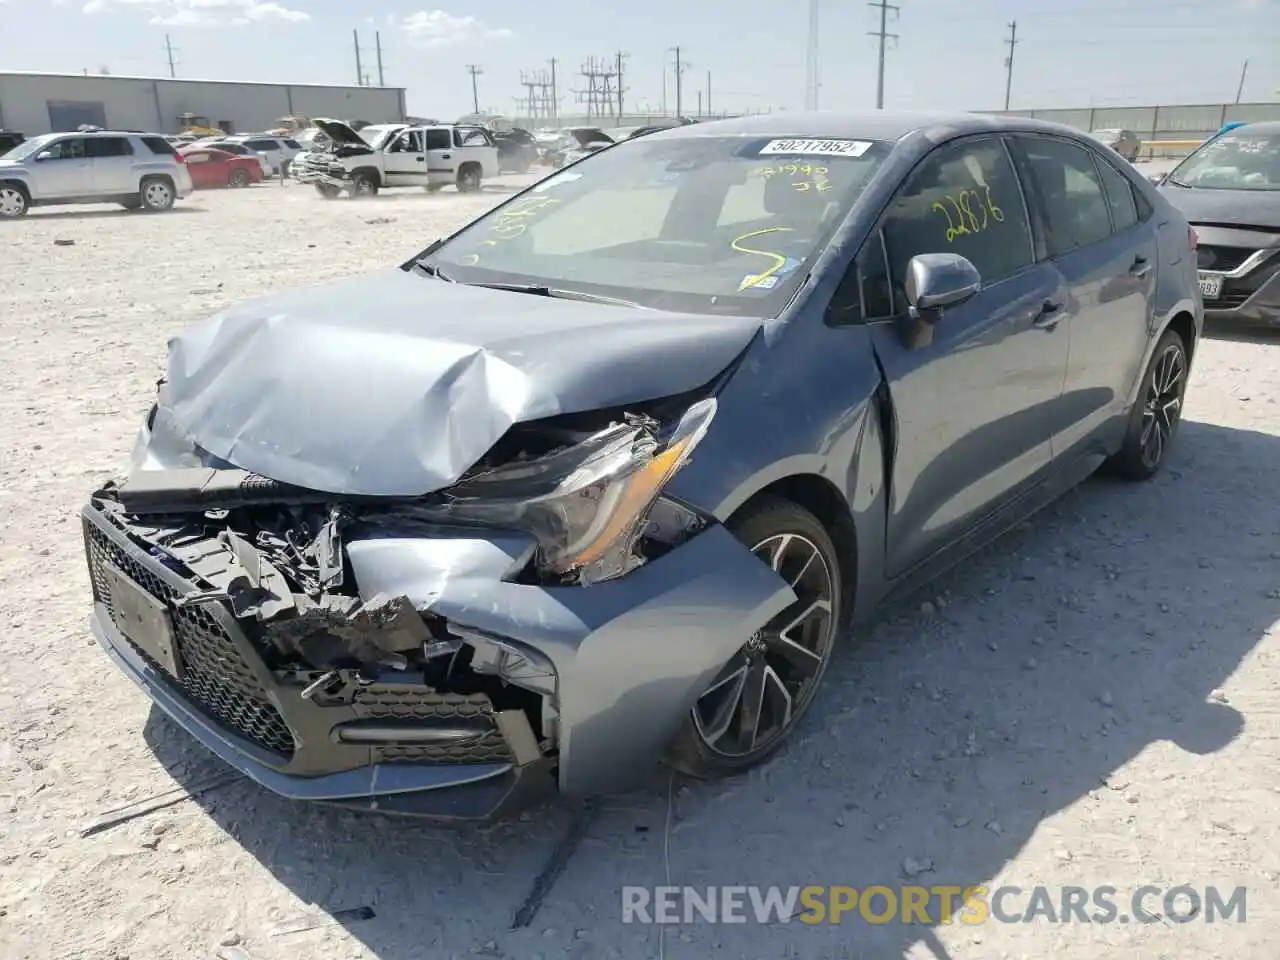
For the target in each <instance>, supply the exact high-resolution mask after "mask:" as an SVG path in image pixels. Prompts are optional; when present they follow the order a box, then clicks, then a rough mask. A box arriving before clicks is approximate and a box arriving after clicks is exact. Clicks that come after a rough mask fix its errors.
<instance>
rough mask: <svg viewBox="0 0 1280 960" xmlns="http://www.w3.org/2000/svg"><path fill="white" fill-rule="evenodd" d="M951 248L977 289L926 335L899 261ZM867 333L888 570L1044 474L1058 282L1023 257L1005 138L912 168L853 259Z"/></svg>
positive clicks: (1053, 388) (1058, 361)
mask: <svg viewBox="0 0 1280 960" xmlns="http://www.w3.org/2000/svg"><path fill="white" fill-rule="evenodd" d="M948 252H949V253H957V254H960V255H961V256H964V257H966V258H967V259H968V260H970V261H971V262H972V263H973V265H974V266H975V267H976V268H977V270H978V272H979V274H980V275H981V277H982V288H981V289H980V290H979V292H978V293H976V294H975V295H974V296H972V297H971V298H970V299H969V300H967V301H965V302H963V303H960V304H958V305H956V306H953V307H949V308H947V309H946V310H945V311H944V312H943V314H942V316H941V318H940V320H939V321H938V323H937V324H936V326H934V327H932V328H929V329H931V330H932V337H931V340H930V339H928V338H920V337H915V336H912V335H911V334H912V333H913V332H915V331H917V330H918V329H919V328H918V327H917V326H916V325H915V322H914V321H912V320H911V318H910V317H909V315H908V312H907V306H908V305H907V302H906V297H905V292H904V278H905V275H906V270H907V264H908V262H909V261H910V260H911V258H912V257H913V256H915V255H917V254H923V253H948ZM859 269H860V271H861V273H862V289H863V299H864V304H865V307H866V316H867V319H868V321H869V322H870V323H871V332H872V342H873V343H874V345H875V349H876V353H877V356H878V357H879V360H880V365H881V368H882V369H883V371H884V375H885V379H886V381H887V382H888V386H889V391H890V394H891V397H892V401H893V409H894V412H895V414H896V423H895V424H894V425H893V434H894V438H895V451H894V457H893V468H892V475H891V478H890V491H889V498H890V503H889V510H890V515H889V520H888V543H887V544H886V557H887V561H888V567H889V570H888V572H889V576H891V577H896V576H898V575H901V574H904V573H908V572H910V571H911V570H912V569H913V568H914V567H916V566H917V565H919V564H921V563H923V562H925V561H927V560H928V559H929V558H930V557H932V556H933V555H934V554H936V553H937V552H938V551H940V550H942V549H943V548H945V547H947V546H948V545H950V544H951V543H954V542H955V541H956V540H958V539H959V538H961V537H962V536H964V535H965V534H966V533H968V532H970V531H971V530H972V529H973V528H974V527H976V526H977V525H978V524H979V523H980V522H981V521H982V520H984V519H985V518H987V517H988V516H990V515H991V514H992V513H993V512H994V511H995V510H996V509H997V508H999V507H1000V506H1001V505H1002V504H1004V503H1006V502H1008V501H1009V499H1010V498H1012V497H1013V496H1015V495H1016V494H1018V493H1019V492H1021V491H1023V490H1025V489H1026V488H1028V487H1029V486H1031V484H1032V483H1033V482H1034V481H1035V480H1037V479H1038V478H1039V477H1040V476H1041V475H1042V474H1043V473H1044V472H1045V471H1047V469H1048V467H1049V464H1050V460H1051V447H1050V440H1051V438H1052V436H1053V433H1054V427H1055V424H1056V423H1057V419H1058V418H1059V416H1060V413H1059V411H1058V410H1057V405H1058V402H1059V400H1060V398H1061V395H1062V380H1063V376H1064V374H1065V372H1066V364H1067V332H1066V330H1065V329H1064V328H1062V327H1061V325H1060V322H1059V316H1058V312H1059V311H1060V310H1061V307H1062V300H1063V298H1064V291H1063V289H1062V284H1061V278H1060V277H1059V275H1058V273H1057V271H1056V270H1055V269H1054V268H1053V267H1052V266H1051V265H1049V264H1045V263H1036V257H1035V253H1034V247H1033V243H1032V235H1031V227H1030V223H1029V220H1028V215H1027V212H1026V205H1025V202H1024V198H1023V192H1022V188H1021V185H1020V182H1019V180H1018V177H1017V174H1016V173H1015V170H1014V167H1013V163H1012V160H1011V158H1010V155H1009V152H1008V150H1007V148H1006V145H1005V143H1004V141H1003V140H1002V139H1001V138H999V137H994V136H987V137H974V138H965V139H962V140H958V141H952V142H951V143H948V144H944V145H943V146H942V147H939V148H938V149H937V150H935V151H934V152H933V153H932V154H930V155H929V156H928V157H927V158H926V159H925V160H924V161H923V162H922V163H921V164H920V165H919V166H917V167H916V169H915V170H914V171H912V173H911V175H910V176H909V177H908V179H907V181H906V183H905V184H904V185H903V188H902V190H901V192H900V193H899V195H898V197H897V198H896V199H895V200H894V202H893V203H892V204H891V205H890V207H889V209H888V210H887V211H886V213H885V216H884V220H883V224H882V226H881V229H880V230H879V231H878V233H877V234H873V235H872V237H871V238H870V240H869V241H868V243H867V244H866V245H865V247H864V250H863V252H862V254H861V255H860V257H859Z"/></svg>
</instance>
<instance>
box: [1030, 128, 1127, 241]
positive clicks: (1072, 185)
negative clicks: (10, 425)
mask: <svg viewBox="0 0 1280 960" xmlns="http://www.w3.org/2000/svg"><path fill="white" fill-rule="evenodd" d="M1022 143H1023V146H1024V149H1025V150H1026V155H1027V163H1028V166H1029V167H1030V171H1031V180H1032V183H1033V185H1034V189H1035V193H1036V195H1037V196H1038V198H1039V200H1040V203H1041V206H1042V208H1043V210H1044V214H1045V217H1046V219H1047V221H1048V222H1047V224H1046V233H1047V235H1046V237H1045V240H1046V243H1047V245H1048V248H1049V256H1051V257H1053V256H1060V255H1062V254H1065V253H1070V252H1071V251H1072V250H1078V249H1080V248H1081V247H1087V246H1089V244H1091V243H1097V242H1098V241H1099V240H1103V239H1105V238H1107V237H1109V236H1110V235H1111V215H1110V213H1109V212H1108V209H1107V198H1106V193H1105V191H1104V190H1103V188H1102V181H1101V180H1100V179H1099V177H1098V171H1097V169H1096V168H1095V167H1094V164H1093V155H1092V154H1090V153H1089V151H1088V150H1086V149H1085V148H1084V147H1081V146H1077V145H1076V144H1074V143H1070V142H1068V141H1066V140H1054V139H1050V138H1047V137H1025V138H1023V141H1022Z"/></svg>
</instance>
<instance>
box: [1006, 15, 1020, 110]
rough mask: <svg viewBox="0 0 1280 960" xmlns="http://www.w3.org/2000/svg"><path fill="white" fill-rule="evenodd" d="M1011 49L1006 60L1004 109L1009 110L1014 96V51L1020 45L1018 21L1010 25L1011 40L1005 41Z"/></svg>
mask: <svg viewBox="0 0 1280 960" xmlns="http://www.w3.org/2000/svg"><path fill="white" fill-rule="evenodd" d="M1005 45H1006V46H1007V47H1008V48H1009V56H1007V57H1005V60H1004V68H1005V75H1004V108H1005V109H1006V110H1008V109H1009V98H1010V97H1011V96H1012V95H1013V50H1014V48H1015V47H1016V46H1017V45H1018V21H1017V20H1014V21H1012V22H1011V23H1010V24H1009V39H1008V40H1006V41H1005Z"/></svg>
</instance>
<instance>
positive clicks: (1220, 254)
mask: <svg viewBox="0 0 1280 960" xmlns="http://www.w3.org/2000/svg"><path fill="white" fill-rule="evenodd" d="M1257 252H1258V251H1257V250H1256V249H1255V248H1253V247H1220V246H1216V245H1212V244H1205V243H1202V244H1199V245H1198V246H1197V247H1196V264H1197V265H1198V266H1199V267H1200V269H1201V270H1218V271H1220V272H1222V273H1230V272H1231V271H1232V270H1235V269H1237V268H1238V267H1239V266H1240V265H1241V264H1242V263H1244V262H1245V261H1246V260H1248V259H1249V258H1250V257H1252V256H1253V255H1254V254H1255V253H1257Z"/></svg>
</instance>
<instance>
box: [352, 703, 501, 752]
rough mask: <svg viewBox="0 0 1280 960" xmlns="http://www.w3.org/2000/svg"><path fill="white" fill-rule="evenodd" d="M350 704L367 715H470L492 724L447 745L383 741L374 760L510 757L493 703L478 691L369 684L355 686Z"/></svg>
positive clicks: (359, 713)
mask: <svg viewBox="0 0 1280 960" xmlns="http://www.w3.org/2000/svg"><path fill="white" fill-rule="evenodd" d="M352 707H353V709H354V712H355V713H356V715H357V716H359V717H360V718H361V719H367V720H439V721H448V720H470V719H475V718H477V717H484V718H488V719H489V720H490V721H491V722H493V726H492V727H491V728H490V729H489V730H486V731H485V732H484V733H483V734H481V735H480V736H479V737H477V738H476V739H474V740H469V741H465V742H462V743H452V744H417V743H414V744H384V745H382V746H378V747H375V748H374V758H373V759H374V761H375V762H378V763H410V762H429V763H510V762H512V760H513V759H514V758H513V756H512V753H511V748H510V747H509V746H508V745H507V741H506V738H504V737H503V735H502V733H501V731H500V730H499V729H498V727H497V724H496V722H494V715H493V704H492V703H491V702H490V700H489V698H488V697H487V696H485V695H484V694H481V693H475V694H462V693H435V692H433V691H431V690H428V689H426V688H425V687H424V688H413V687H406V686H400V685H395V686H392V685H389V684H370V685H368V686H364V687H358V688H357V689H356V691H355V695H354V699H353V701H352Z"/></svg>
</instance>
